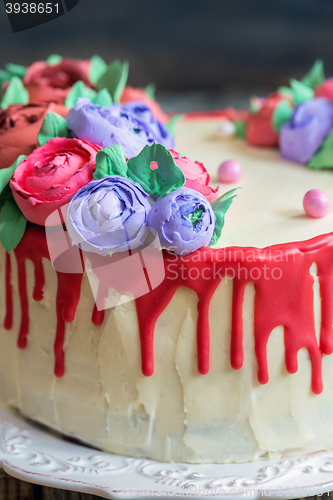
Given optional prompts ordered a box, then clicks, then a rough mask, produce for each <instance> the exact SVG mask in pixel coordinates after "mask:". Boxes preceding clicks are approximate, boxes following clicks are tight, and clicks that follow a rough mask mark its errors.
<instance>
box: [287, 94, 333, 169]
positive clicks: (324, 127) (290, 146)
mask: <svg viewBox="0 0 333 500" xmlns="http://www.w3.org/2000/svg"><path fill="white" fill-rule="evenodd" d="M332 126H333V102H331V101H329V100H328V99H325V98H323V97H317V98H315V99H310V100H309V101H306V102H303V103H302V104H300V105H299V106H297V107H296V109H295V111H294V114H293V117H292V119H291V122H290V123H286V124H285V125H283V126H282V128H281V133H280V139H279V143H280V152H281V156H282V157H283V158H286V159H288V160H292V161H295V162H297V163H307V162H308V161H309V160H310V159H311V158H312V156H313V155H314V153H315V152H316V151H317V150H318V149H319V147H320V145H321V143H322V142H323V140H324V139H325V138H326V137H327V135H328V134H329V132H330V130H331V129H332Z"/></svg>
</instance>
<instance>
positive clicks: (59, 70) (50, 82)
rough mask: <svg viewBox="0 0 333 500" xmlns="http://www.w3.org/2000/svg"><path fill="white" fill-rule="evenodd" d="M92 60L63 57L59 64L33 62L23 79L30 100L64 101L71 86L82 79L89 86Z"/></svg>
mask: <svg viewBox="0 0 333 500" xmlns="http://www.w3.org/2000/svg"><path fill="white" fill-rule="evenodd" d="M89 69H90V60H80V59H63V60H62V61H61V62H60V63H58V64H53V65H51V64H48V63H47V62H45V61H38V62H35V63H33V64H32V65H31V66H29V68H28V69H27V72H26V74H25V77H24V79H23V83H24V86H25V87H26V89H27V90H28V92H29V101H30V102H34V103H35V102H57V103H61V104H62V103H63V102H64V101H65V99H66V96H67V94H68V93H69V91H70V89H71V87H72V86H73V85H74V83H76V82H77V81H79V80H82V81H83V82H84V84H85V85H86V86H87V87H90V86H91V84H90V82H89V79H88V73H89Z"/></svg>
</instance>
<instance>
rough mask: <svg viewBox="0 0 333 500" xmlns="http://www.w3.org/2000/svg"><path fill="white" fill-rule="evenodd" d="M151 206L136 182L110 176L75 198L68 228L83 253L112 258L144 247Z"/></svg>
mask: <svg viewBox="0 0 333 500" xmlns="http://www.w3.org/2000/svg"><path fill="white" fill-rule="evenodd" d="M150 209H151V206H150V203H149V197H148V194H147V193H146V192H145V191H144V190H143V189H142V188H141V186H140V185H139V184H137V183H136V182H134V181H132V180H130V179H126V178H125V177H121V176H120V175H110V176H107V177H104V178H103V179H100V180H96V181H91V182H89V183H88V184H87V185H86V186H84V187H83V188H81V189H80V190H79V191H78V192H77V193H76V194H75V195H74V196H73V198H72V200H71V202H70V204H69V207H68V212H67V229H68V232H69V234H70V236H71V238H72V240H73V241H74V243H75V244H76V245H77V246H79V247H80V248H81V249H82V250H86V251H88V252H96V253H98V254H100V255H104V256H106V255H108V254H109V255H111V254H112V253H115V252H123V251H128V250H129V249H131V250H132V249H135V248H137V247H139V246H140V245H142V244H143V242H144V240H145V238H146V235H147V232H148V227H147V221H148V214H149V212H150Z"/></svg>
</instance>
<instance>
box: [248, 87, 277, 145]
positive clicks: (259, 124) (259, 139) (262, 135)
mask: <svg viewBox="0 0 333 500" xmlns="http://www.w3.org/2000/svg"><path fill="white" fill-rule="evenodd" d="M283 99H285V97H284V96H281V95H279V94H270V95H269V96H268V97H267V98H266V99H264V100H263V103H262V106H261V108H260V109H259V110H258V111H257V112H256V113H250V114H249V118H248V122H247V127H246V140H247V142H249V143H250V144H252V145H253V146H263V147H274V146H277V145H278V143H279V134H278V133H277V132H276V131H275V130H274V128H273V123H272V121H273V120H272V119H273V114H274V111H275V108H276V107H277V106H278V104H280V102H281V101H282V100H283Z"/></svg>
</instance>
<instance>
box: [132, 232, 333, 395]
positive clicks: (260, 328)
mask: <svg viewBox="0 0 333 500" xmlns="http://www.w3.org/2000/svg"><path fill="white" fill-rule="evenodd" d="M332 253H333V235H332V234H329V235H324V236H319V237H317V238H314V239H312V240H309V241H307V242H303V243H299V244H297V243H290V244H283V245H276V246H272V247H268V248H266V249H255V248H236V247H230V248H226V249H221V250H213V249H208V248H203V249H201V250H199V251H197V252H195V253H193V254H190V255H188V256H187V257H186V258H181V257H176V256H174V255H171V254H170V255H169V254H165V269H166V278H165V280H164V281H163V282H162V283H161V284H160V285H159V286H158V287H157V288H155V290H152V291H151V292H150V293H149V294H146V295H143V296H142V297H140V298H138V299H136V304H137V312H138V321H139V328H140V338H141V349H142V371H143V373H144V374H145V375H151V374H152V373H153V372H154V355H153V353H154V328H155V324H156V321H157V319H158V317H159V316H160V314H161V313H162V312H163V311H164V309H165V308H166V307H167V305H168V304H169V302H170V300H171V299H172V297H173V294H174V292H175V291H176V289H177V288H179V287H181V286H185V287H187V288H190V289H192V290H194V291H195V292H196V293H197V295H198V299H199V300H198V313H199V314H198V321H197V345H198V369H199V372H200V373H202V374H205V373H208V371H209V343H210V338H209V304H210V300H211V297H212V295H213V293H214V291H215V289H216V288H217V286H218V284H219V283H220V281H221V280H222V279H223V278H224V277H225V276H226V275H230V277H232V278H233V304H232V337H231V360H230V361H231V366H232V367H233V368H234V369H240V368H241V367H242V364H243V319H242V317H243V314H242V312H243V301H244V291H245V286H246V284H247V283H251V282H253V283H254V286H255V292H256V293H255V304H254V336H255V352H256V357H257V362H258V381H259V382H260V383H261V384H266V383H267V382H268V379H269V377H268V367H267V342H268V339H269V336H270V334H271V332H272V330H273V329H274V328H275V327H277V326H279V325H282V326H284V331H285V334H284V337H285V359H286V369H287V371H288V372H289V373H295V372H296V371H297V368H298V366H297V354H298V351H299V350H300V349H301V348H304V347H305V348H307V349H308V351H309V355H310V359H311V363H312V390H313V392H314V393H316V394H318V393H320V392H321V391H322V374H321V360H322V354H330V353H332V351H333V333H332V310H333V291H332V288H333V262H332ZM254 256H255V257H254ZM313 262H316V263H317V266H318V277H319V283H320V292H321V297H322V302H321V304H322V305H321V308H322V320H321V332H320V346H318V342H317V339H316V334H315V323H314V309H313V300H314V292H313V283H314V279H313V276H312V275H311V274H310V267H311V265H312V264H313ZM300 291H301V294H300Z"/></svg>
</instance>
